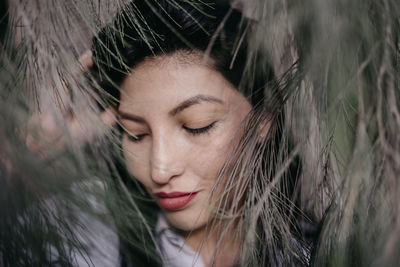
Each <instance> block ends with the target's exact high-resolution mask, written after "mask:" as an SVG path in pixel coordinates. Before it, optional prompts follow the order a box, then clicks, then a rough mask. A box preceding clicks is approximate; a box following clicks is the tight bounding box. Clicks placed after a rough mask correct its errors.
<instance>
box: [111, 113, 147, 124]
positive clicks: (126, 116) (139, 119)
mask: <svg viewBox="0 0 400 267" xmlns="http://www.w3.org/2000/svg"><path fill="white" fill-rule="evenodd" d="M118 114H119V117H120V118H121V119H124V120H130V121H134V122H137V123H146V121H145V119H143V118H142V117H139V116H136V115H133V114H129V113H125V112H121V111H119V112H118Z"/></svg>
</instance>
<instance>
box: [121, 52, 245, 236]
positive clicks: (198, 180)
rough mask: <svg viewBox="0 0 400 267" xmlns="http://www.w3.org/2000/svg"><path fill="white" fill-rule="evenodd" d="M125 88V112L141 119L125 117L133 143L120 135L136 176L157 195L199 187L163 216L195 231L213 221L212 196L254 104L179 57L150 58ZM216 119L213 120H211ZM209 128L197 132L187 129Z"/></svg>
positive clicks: (205, 67) (214, 74)
mask: <svg viewBox="0 0 400 267" xmlns="http://www.w3.org/2000/svg"><path fill="white" fill-rule="evenodd" d="M131 74H132V75H131V76H129V77H127V78H126V79H125V80H124V82H123V83H122V86H121V102H120V106H119V110H118V111H119V112H120V113H126V114H133V115H134V116H136V117H140V118H141V119H143V122H140V123H139V122H136V121H132V120H129V119H124V118H123V119H121V123H122V124H123V126H124V127H125V128H126V129H127V131H128V132H129V133H132V134H134V135H135V136H140V138H139V140H137V141H132V138H130V137H129V134H127V133H125V134H124V135H123V141H122V146H123V153H124V156H125V159H126V163H127V166H128V169H129V171H130V172H131V174H132V175H133V176H134V177H136V178H137V179H138V180H139V181H140V182H141V183H142V184H143V185H144V186H145V188H146V190H147V191H148V192H149V194H150V195H151V196H152V197H154V198H155V199H156V200H157V196H155V195H154V194H155V193H157V192H166V193H170V192H198V193H197V195H196V197H195V198H194V199H193V200H192V201H191V202H190V203H189V204H188V205H187V206H186V207H184V208H183V209H181V210H178V211H169V210H165V209H163V210H162V211H163V214H164V215H165V217H166V218H167V220H168V221H169V223H170V224H171V225H173V226H174V227H175V228H177V229H180V230H183V231H194V230H196V231H198V230H200V231H201V229H203V228H204V226H205V225H206V224H207V222H208V221H209V220H210V219H211V216H212V215H211V211H210V206H212V203H210V201H209V198H210V194H211V191H212V188H213V186H214V184H215V182H216V179H217V176H218V172H219V171H220V169H221V168H222V166H223V164H224V162H225V161H226V160H227V158H228V157H229V156H230V153H231V152H232V150H233V147H234V146H235V144H236V143H237V142H238V137H237V136H238V135H235V133H237V132H238V131H239V129H240V127H241V125H242V122H243V120H244V119H245V117H246V115H247V114H248V113H249V112H250V110H251V105H250V104H249V102H248V101H247V100H246V98H245V97H244V96H243V95H242V94H241V93H239V92H238V91H237V90H236V89H235V88H234V87H233V86H232V85H231V84H230V83H229V82H228V81H227V80H226V79H225V78H224V77H223V76H222V75H221V74H220V73H219V72H217V71H216V70H214V69H212V68H211V67H210V66H208V65H206V64H203V63H201V61H200V60H199V61H198V62H194V63H184V64H183V63H181V62H180V61H179V60H177V59H176V58H174V56H165V57H159V58H152V59H146V60H145V61H143V62H142V63H140V64H139V65H137V66H136V67H135V68H134V69H133V70H132V72H131ZM197 95H204V96H209V97H212V98H215V99H219V100H221V102H222V103H220V102H211V101H199V102H198V103H196V104H193V105H191V106H189V107H187V108H185V109H183V110H181V111H180V112H178V113H177V114H174V115H171V114H170V111H171V110H172V109H174V108H175V107H176V106H178V105H179V104H180V103H182V102H183V101H185V100H187V99H189V98H191V97H193V96H197ZM213 123H214V124H213ZM211 124H213V125H212V127H210V129H208V130H207V131H206V132H202V133H197V134H193V133H191V132H189V131H188V130H187V129H201V128H204V127H207V126H209V125H211Z"/></svg>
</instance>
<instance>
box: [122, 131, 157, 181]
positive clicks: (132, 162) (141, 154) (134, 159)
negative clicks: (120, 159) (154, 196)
mask: <svg viewBox="0 0 400 267" xmlns="http://www.w3.org/2000/svg"><path fill="white" fill-rule="evenodd" d="M122 152H123V155H124V159H125V164H126V167H127V169H128V171H129V173H130V174H131V175H132V176H134V177H135V178H136V179H137V180H139V182H141V183H142V184H143V185H144V186H145V187H147V186H148V185H149V184H150V182H151V180H150V177H149V173H150V169H149V168H150V166H149V161H148V160H146V159H147V158H148V151H147V149H146V147H141V146H136V145H134V144H132V143H131V142H130V141H129V140H128V139H127V138H126V137H125V136H124V137H123V139H122Z"/></svg>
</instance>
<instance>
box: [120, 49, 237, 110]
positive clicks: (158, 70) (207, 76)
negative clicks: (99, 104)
mask: <svg viewBox="0 0 400 267" xmlns="http://www.w3.org/2000/svg"><path fill="white" fill-rule="evenodd" d="M198 94H203V95H209V96H213V97H216V98H219V99H221V100H222V101H227V102H228V103H231V102H232V103H233V102H236V101H237V100H238V99H236V98H238V97H239V98H240V97H241V98H242V100H243V99H244V97H243V96H241V94H240V93H239V92H238V91H237V90H236V89H235V88H234V87H233V85H232V84H231V83H229V82H228V81H227V80H226V79H225V78H224V76H223V75H222V74H221V73H220V72H218V71H217V70H215V69H214V68H213V67H212V66H211V65H210V64H206V63H203V62H202V60H201V57H200V56H198V58H193V57H192V58H181V57H176V56H162V57H155V58H149V59H146V60H144V61H143V62H141V63H140V64H138V65H137V66H136V67H135V68H133V69H132V70H131V73H130V75H129V76H128V77H127V78H125V80H124V81H123V83H122V85H121V103H120V110H121V109H123V110H125V109H132V108H138V109H144V108H146V109H147V108H149V107H152V108H155V107H157V108H158V109H163V108H164V107H165V108H169V107H171V106H173V105H174V104H176V103H179V102H181V101H184V100H185V99H187V98H189V97H193V96H195V95H198Z"/></svg>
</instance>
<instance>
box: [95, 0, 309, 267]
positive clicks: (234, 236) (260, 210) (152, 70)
mask: <svg viewBox="0 0 400 267" xmlns="http://www.w3.org/2000/svg"><path fill="white" fill-rule="evenodd" d="M250 29H251V22H250V21H247V20H245V19H243V18H242V16H241V14H240V13H239V12H237V11H235V10H232V9H228V8H225V7H222V6H214V5H213V4H211V3H203V2H200V1H199V2H186V1H182V2H181V1H179V2H172V1H137V2H133V3H131V4H130V5H129V6H127V7H125V9H124V10H123V12H121V13H120V14H119V15H118V16H117V17H116V18H115V20H114V23H113V24H112V25H110V26H108V27H106V28H104V29H103V31H102V32H101V33H100V35H99V37H98V38H96V39H95V40H94V46H93V47H94V49H93V52H94V54H93V61H94V63H95V66H94V70H95V71H96V72H97V74H98V75H99V79H100V80H101V84H102V87H103V88H104V89H106V92H107V95H106V98H105V99H106V100H107V101H110V102H111V104H112V105H114V107H115V108H116V109H117V110H118V115H119V126H120V127H119V128H120V132H121V139H122V156H123V161H124V164H125V165H126V169H127V173H122V174H121V172H123V169H124V168H121V170H120V175H121V177H122V179H124V181H125V184H128V185H129V187H128V188H129V190H130V192H131V193H132V194H133V196H134V197H136V200H135V201H136V202H134V203H139V204H137V209H136V210H135V207H136V206H135V207H131V208H130V209H129V210H130V211H133V212H134V213H138V214H140V215H138V216H139V217H140V221H141V223H142V224H143V228H146V230H147V234H148V235H149V239H151V238H152V234H153V233H154V239H153V241H154V246H155V250H158V251H159V253H160V256H161V261H162V262H163V263H164V264H165V265H166V266H189V265H190V264H193V265H194V266H234V265H246V266H249V265H250V266H253V265H254V266H256V265H260V266H264V265H273V266H280V265H296V264H305V263H306V262H307V260H308V257H309V252H308V250H307V249H306V246H305V245H303V244H301V241H300V240H301V239H297V238H295V235H294V234H292V232H293V233H294V232H295V229H297V230H299V229H298V227H297V226H296V222H297V220H295V216H294V215H293V214H292V213H290V212H289V211H290V210H291V209H293V207H294V204H293V203H294V201H295V198H294V197H292V196H291V195H290V194H292V193H293V192H292V189H293V188H291V187H293V186H292V185H290V184H288V183H294V179H295V176H293V177H291V176H290V175H289V173H286V176H285V178H280V179H279V178H276V179H275V180H273V179H272V178H273V176H274V175H275V173H274V168H275V165H277V164H279V156H277V155H278V154H277V152H278V151H279V148H278V144H279V136H280V131H279V124H278V123H279V118H280V114H281V112H282V111H281V110H280V109H279V107H281V106H282V105H281V104H282V103H281V101H282V98H283V97H282V96H281V95H280V93H279V91H278V90H277V86H276V84H275V83H274V82H273V74H272V71H271V69H270V68H269V67H268V66H266V68H264V69H263V70H262V71H257V70H255V69H253V68H252V66H248V65H246V64H248V61H247V57H246V46H247V44H246V41H245V40H246V36H247V35H248V34H249V32H250ZM249 73H251V74H252V75H248V74H249ZM277 107H278V108H277ZM281 152H282V150H281ZM136 180H137V181H139V182H140V184H136V183H135V181H136ZM122 187H124V186H122ZM142 189H144V190H142ZM269 190H270V191H271V192H273V195H274V197H272V198H271V197H270V196H268V195H267V194H265V192H264V191H269ZM139 192H141V193H139ZM139 197H140V198H142V199H143V197H144V199H145V200H144V201H143V200H142V201H140V200H139ZM263 198H264V199H263ZM149 199H151V200H153V201H154V202H155V203H156V205H154V202H153V203H152V201H151V202H150V204H149V201H148V200H149ZM130 200H131V202H130V203H131V204H132V202H133V201H132V199H130ZM271 200H272V203H271ZM146 201H147V203H146ZM141 202H142V203H141ZM135 205H136V204H135ZM146 205H147V206H149V205H150V208H147V209H146V208H145V206H146ZM116 206H117V205H116ZM111 210H114V209H113V208H111ZM118 212H123V211H116V210H114V213H115V214H118ZM120 216H121V215H118V217H120ZM269 216H272V217H273V219H272V218H266V217H269ZM152 219H153V221H154V222H156V223H153V224H152V223H151V222H152ZM136 220H137V217H136ZM132 223H133V222H132ZM136 223H137V222H135V224H136ZM121 224H123V223H121ZM154 224H155V228H154V229H152V226H153V227H154ZM117 225H120V223H119V222H118V218H117ZM139 228H140V227H139ZM132 231H133V232H135V231H138V229H136V230H132ZM122 232H123V231H121V232H120V236H121V237H122V240H123V242H122V244H123V246H122V248H121V251H122V262H123V263H124V264H127V265H132V266H137V261H138V259H139V258H141V259H142V260H144V261H150V262H152V260H150V258H149V255H152V253H155V252H154V250H152V249H151V247H152V245H150V247H146V248H145V249H142V250H141V251H140V249H138V248H133V249H132V248H131V247H129V243H130V242H129V240H128V239H126V238H124V237H126V235H125V234H121V233H122ZM144 232H146V231H144ZM298 233H299V231H298ZM133 235H135V234H134V233H133ZM137 235H138V234H137ZM138 236H139V235H138ZM298 237H300V236H298ZM137 238H138V241H137V242H140V237H137ZM171 240H173V241H171ZM131 243H134V242H131ZM150 243H151V242H150ZM139 244H140V243H139ZM146 246H148V244H147V245H146ZM146 254H147V255H146ZM132 255H133V256H132ZM140 255H141V256H142V257H141V256H140ZM156 262H157V260H155V261H154V262H153V263H154V264H155V263H156ZM158 263H160V261H158Z"/></svg>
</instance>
